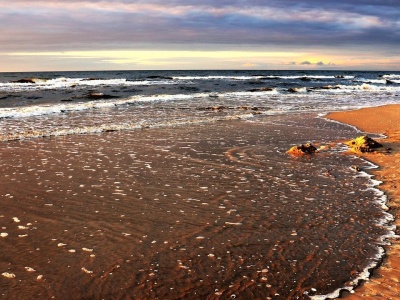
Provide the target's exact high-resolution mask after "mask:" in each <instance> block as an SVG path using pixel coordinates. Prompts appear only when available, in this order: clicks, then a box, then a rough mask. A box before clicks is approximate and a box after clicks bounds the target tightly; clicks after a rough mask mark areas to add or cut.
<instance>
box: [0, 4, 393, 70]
mask: <svg viewBox="0 0 400 300" xmlns="http://www.w3.org/2000/svg"><path fill="white" fill-rule="evenodd" d="M0 19H1V20H2V29H1V34H0V44H1V45H2V47H1V49H0V52H3V53H4V52H34V51H39V52H43V51H74V50H76V51H83V50H87V51H91V50H96V49H97V50H98V49H101V50H120V49H134V50H182V49H183V50H202V51H219V50H232V49H233V50H240V49H245V50H249V51H253V52H254V51H259V50H261V51H265V50H267V51H269V52H274V51H275V52H282V51H285V52H313V53H319V52H329V51H331V52H332V53H342V54H343V55H345V54H347V55H355V54H354V53H357V52H358V51H359V52H360V53H361V52H363V53H375V55H383V53H384V54H385V55H387V56H396V55H398V53H397V47H398V45H399V44H400V22H399V19H400V10H399V9H398V1H397V0H380V1H375V0H360V1H354V0H343V1H339V2H338V1H337V0H335V1H333V0H326V1H319V0H308V1H300V2H299V1H295V0H270V1H259V0H247V1H243V0H234V1H228V0H219V1H217V0H204V1H195V0H171V1H167V2H166V1H161V0H148V1H145V2H144V1H135V0H108V1H107V0H84V1H80V0H79V1H78V0H69V1H67V0H52V1H50V0H48V1H46V0H37V1H28V0H13V1H1V2H0ZM356 55H357V54H356ZM308 57H321V56H318V55H316V56H312V55H310V56H308ZM327 60H328V61H329V59H327ZM122 61H123V60H121V62H122ZM243 61H246V60H243ZM299 61H300V60H299ZM324 61H325V58H324ZM303 62H304V61H303ZM321 62H322V61H321ZM250 63H253V62H250ZM257 63H258V62H257ZM297 65H299V66H301V65H303V66H307V65H308V64H302V63H299V62H297ZM315 65H316V66H320V67H322V66H324V65H325V66H329V65H330V64H329V63H327V64H324V65H322V64H318V63H316V64H315Z"/></svg>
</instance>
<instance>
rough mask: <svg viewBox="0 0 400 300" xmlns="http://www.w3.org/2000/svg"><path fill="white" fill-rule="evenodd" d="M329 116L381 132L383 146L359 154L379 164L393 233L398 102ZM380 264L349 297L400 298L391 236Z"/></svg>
mask: <svg viewBox="0 0 400 300" xmlns="http://www.w3.org/2000/svg"><path fill="white" fill-rule="evenodd" d="M327 118H329V119H333V120H336V121H340V122H342V123H347V124H350V125H353V126H356V127H357V128H359V129H360V130H362V131H364V132H366V133H379V134H384V135H385V136H386V137H387V138H385V139H379V140H378V141H379V142H380V143H382V144H383V146H384V150H383V151H379V152H376V153H367V154H362V157H364V158H365V159H367V160H369V161H371V162H373V163H375V164H377V165H378V166H379V168H378V169H376V171H374V173H373V174H374V175H375V177H376V179H377V180H380V181H382V182H383V184H382V185H381V188H382V189H383V190H384V191H385V193H386V194H387V196H388V205H389V207H390V212H391V213H392V214H393V215H394V216H395V219H396V220H395V225H396V226H397V230H396V233H397V234H399V227H400V221H399V220H400V218H399V217H400V191H399V185H400V171H399V170H400V151H399V150H400V123H399V119H400V105H385V106H381V107H374V108H364V109H360V110H355V111H347V112H335V113H331V114H329V115H328V116H327ZM391 243H392V245H391V246H390V247H388V249H386V250H387V255H386V257H385V259H384V261H383V263H382V265H381V266H380V267H379V268H378V269H377V270H375V272H374V273H373V275H372V277H371V279H370V280H369V281H368V282H366V283H364V284H363V285H362V286H360V287H359V288H358V289H356V292H355V293H354V294H352V295H350V296H346V297H348V298H350V299H370V298H371V299H399V298H400V283H399V278H400V244H399V240H398V239H392V241H391Z"/></svg>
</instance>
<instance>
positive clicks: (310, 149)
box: [286, 143, 317, 156]
mask: <svg viewBox="0 0 400 300" xmlns="http://www.w3.org/2000/svg"><path fill="white" fill-rule="evenodd" d="M315 152H317V148H315V147H314V146H313V145H312V144H311V143H307V144H305V145H300V146H293V147H292V148H290V149H289V150H288V151H286V153H288V154H291V155H296V156H301V155H305V154H307V155H312V154H314V153H315Z"/></svg>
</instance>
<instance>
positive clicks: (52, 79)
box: [0, 71, 400, 300]
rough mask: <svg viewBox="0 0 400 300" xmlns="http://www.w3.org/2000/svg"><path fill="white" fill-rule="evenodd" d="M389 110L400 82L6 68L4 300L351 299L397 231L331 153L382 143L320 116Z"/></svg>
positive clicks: (396, 76)
mask: <svg viewBox="0 0 400 300" xmlns="http://www.w3.org/2000/svg"><path fill="white" fill-rule="evenodd" d="M393 103H400V72H387V71H386V72H366V71H93V72H36V73H18V72H15V73H0V124H1V126H0V147H1V150H0V173H1V174H2V180H1V182H0V203H1V205H0V249H1V251H0V274H1V276H0V298H2V299H317V300H318V299H333V298H338V297H341V296H343V295H345V294H346V293H354V292H355V293H357V286H358V285H359V284H360V283H361V282H362V281H365V280H368V278H369V277H370V276H371V273H372V272H373V270H374V269H376V268H378V267H379V265H380V263H381V262H382V259H383V257H384V255H385V249H386V248H387V247H388V246H389V244H390V242H389V239H390V237H392V236H393V235H394V231H395V227H394V226H393V225H392V222H393V216H392V215H391V214H390V213H389V211H388V207H387V203H386V202H387V197H386V195H385V194H384V193H383V192H382V191H381V190H380V189H379V184H380V182H379V181H377V180H375V179H374V178H373V176H372V175H371V170H373V169H374V168H376V166H375V165H373V164H372V163H370V162H368V161H366V160H363V159H361V158H358V157H356V156H353V155H348V154H345V152H346V150H347V148H346V146H345V145H344V144H343V143H342V142H343V141H344V140H347V139H352V138H355V137H357V136H359V135H363V134H368V135H369V136H371V137H375V138H376V137H382V136H380V135H378V134H377V133H365V132H361V131H360V130H359V129H357V128H355V127H352V126H349V125H346V124H341V123H338V122H334V121H330V120H327V119H325V118H324V115H326V114H327V113H328V112H331V111H342V110H351V109H358V108H362V107H373V106H380V105H385V104H393ZM309 142H310V143H312V144H313V145H315V146H316V147H317V148H318V150H319V151H318V153H316V154H315V155H313V156H304V157H292V156H290V155H288V154H287V153H286V151H287V150H288V149H289V148H290V147H292V146H294V145H300V144H305V143H309ZM354 166H357V168H354Z"/></svg>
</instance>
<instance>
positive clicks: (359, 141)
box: [345, 135, 383, 153]
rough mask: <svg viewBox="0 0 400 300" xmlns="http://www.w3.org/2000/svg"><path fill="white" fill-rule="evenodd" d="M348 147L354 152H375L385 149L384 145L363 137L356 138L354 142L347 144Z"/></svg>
mask: <svg viewBox="0 0 400 300" xmlns="http://www.w3.org/2000/svg"><path fill="white" fill-rule="evenodd" d="M345 144H346V145H347V146H349V147H350V148H351V150H352V151H353V152H361V153H365V152H373V151H374V150H375V149H376V148H380V147H383V146H382V144H380V143H378V142H377V141H375V140H373V139H371V138H370V137H368V136H366V135H363V136H359V137H358V138H355V139H354V140H351V141H348V142H345Z"/></svg>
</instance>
